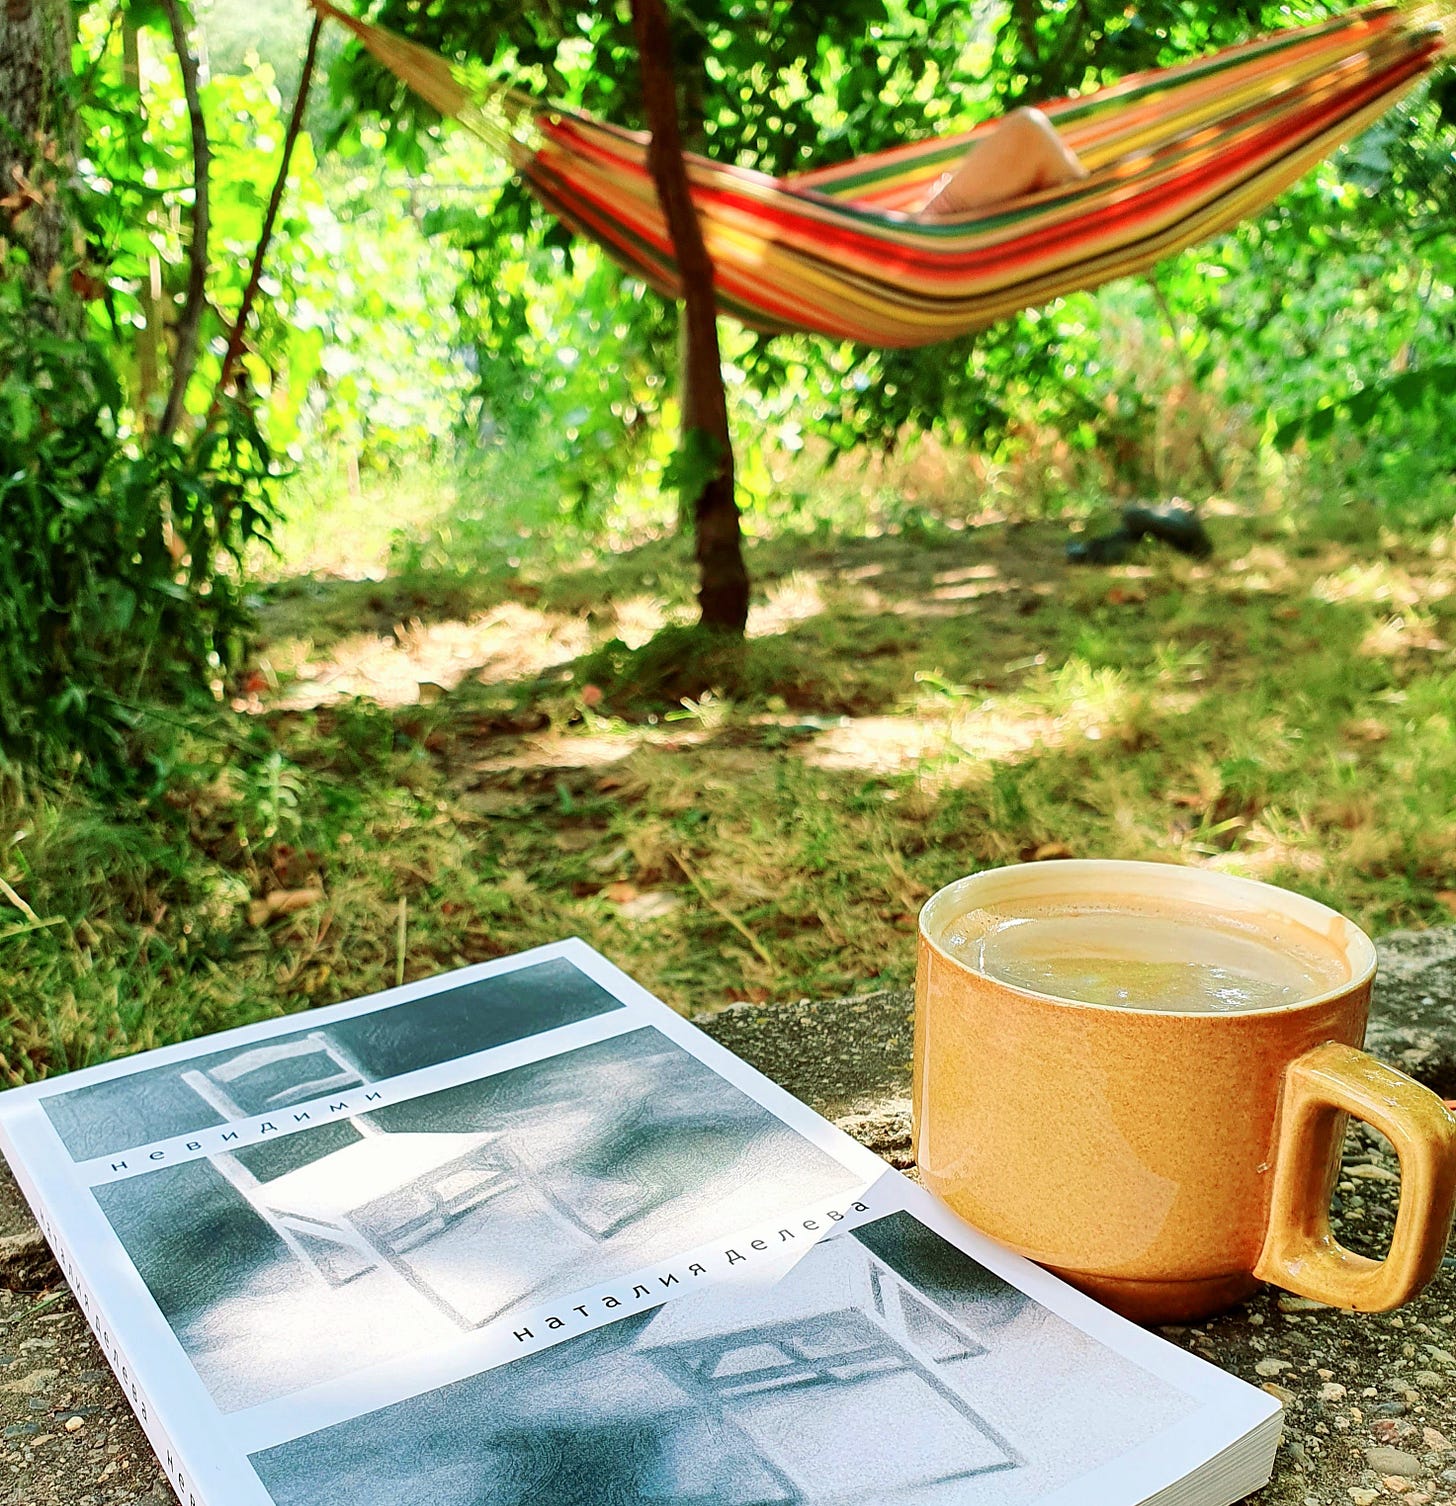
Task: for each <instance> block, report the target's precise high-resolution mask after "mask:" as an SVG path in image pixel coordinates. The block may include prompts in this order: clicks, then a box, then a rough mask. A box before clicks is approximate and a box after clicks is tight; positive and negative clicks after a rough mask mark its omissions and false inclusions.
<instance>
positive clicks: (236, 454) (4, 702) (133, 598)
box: [0, 252, 269, 774]
mask: <svg viewBox="0 0 1456 1506" xmlns="http://www.w3.org/2000/svg"><path fill="white" fill-rule="evenodd" d="M11 254H12V256H17V257H18V255H19V253H18V252H12V253H11ZM12 270H18V269H12V268H9V267H7V268H5V271H6V272H10V271H12ZM80 328H81V321H80V319H79V318H78V317H75V311H74V310H71V309H68V308H67V307H66V305H65V301H64V300H62V301H56V300H54V299H52V298H50V297H48V296H46V295H44V294H36V293H34V292H32V291H29V290H28V288H27V285H26V280H25V279H24V278H23V277H21V276H19V275H15V276H6V277H4V278H3V279H0V750H3V751H4V752H6V753H8V754H9V755H11V756H12V757H15V758H18V759H20V760H22V761H24V762H26V763H33V764H37V765H41V766H46V765H55V764H56V763H57V762H59V761H72V760H74V758H75V755H77V754H79V755H80V756H81V757H82V758H83V759H84V760H87V761H88V762H89V763H90V764H91V765H92V766H93V767H94V768H95V769H96V770H97V771H98V772H100V771H108V772H110V773H111V774H116V773H118V772H120V771H121V770H123V769H125V768H126V767H127V765H128V764H130V763H132V762H134V761H135V759H136V757H137V755H138V749H137V744H136V743H135V741H134V740H133V739H132V738H130V737H129V736H128V733H129V732H130V731H131V730H132V729H134V727H135V725H136V720H137V704H138V700H139V698H140V697H141V696H143V695H144V694H145V695H154V694H159V693H160V694H166V695H169V696H183V697H185V696H188V695H194V694H197V693H198V692H201V693H203V694H206V693H207V692H208V690H209V687H212V686H215V684H216V682H217V680H218V679H219V677H220V674H221V673H222V671H223V670H224V669H225V668H226V667H227V666H228V665H229V664H230V663H232V662H234V661H235V660H236V659H237V658H238V657H239V656H240V654H241V652H242V647H243V645H242V628H243V626H244V611H243V604H242V600H241V594H240V590H239V585H238V574H237V568H236V566H237V560H238V557H239V554H240V551H241V550H242V549H243V548H245V547H246V546H247V544H248V543H249V541H250V540H252V539H255V538H258V537H260V536H264V535H265V534H266V530H267V525H268V522H269V512H268V502H267V493H266V490H265V487H266V480H267V455H266V452H265V450H264V448H263V446H262V443H261V441H260V439H259V438H258V436H257V434H256V432H255V431H253V429H252V427H251V423H250V420H249V419H248V417H247V415H246V413H244V412H243V411H241V410H239V409H232V410H229V412H228V413H227V414H226V415H224V421H223V423H222V424H221V425H220V426H219V427H218V428H217V429H216V430H215V431H213V432H211V433H208V434H204V436H203V437H202V438H201V439H200V440H198V441H196V442H195V443H194V444H193V446H192V447H191V448H190V449H184V448H183V447H181V446H179V445H177V444H175V443H172V442H170V441H169V442H166V443H151V444H144V445H128V444H127V443H125V442H124V441H123V438H122V435H121V432H120V425H119V417H120V410H121V407H122V396H121V392H120V389H119V387H118V384H117V380H116V376H115V373H114V372H113V370H112V368H111V365H110V363H109V361H108V359H107V355H106V353H105V351H104V350H103V349H102V348H101V346H100V345H98V344H97V343H96V341H95V340H93V339H91V338H89V337H87V336H86V335H84V334H81V333H78V332H77V331H79V330H80Z"/></svg>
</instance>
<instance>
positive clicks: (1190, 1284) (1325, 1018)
mask: <svg viewBox="0 0 1456 1506" xmlns="http://www.w3.org/2000/svg"><path fill="white" fill-rule="evenodd" d="M1078 896H1081V897H1083V899H1084V902H1085V897H1086V896H1096V897H1097V898H1098V899H1099V900H1103V901H1105V900H1108V899H1115V898H1116V897H1118V896H1124V897H1127V898H1129V899H1132V900H1134V901H1136V900H1139V899H1140V900H1142V901H1143V902H1144V903H1146V902H1147V901H1149V900H1153V901H1158V902H1161V903H1164V904H1168V905H1172V906H1175V907H1177V908H1179V909H1180V910H1190V909H1191V910H1192V911H1194V912H1197V911H1199V910H1202V911H1205V912H1208V911H1211V912H1213V913H1215V914H1222V915H1226V916H1229V915H1231V916H1234V917H1236V918H1237V917H1240V916H1243V917H1247V918H1249V919H1250V920H1258V921H1260V922H1262V923H1264V924H1267V923H1268V921H1269V919H1270V917H1271V916H1272V917H1274V918H1275V919H1276V920H1277V919H1285V920H1289V921H1293V922H1295V923H1297V924H1298V925H1301V926H1304V927H1306V928H1308V929H1310V930H1313V931H1315V932H1316V933H1318V934H1321V935H1323V936H1325V937H1327V938H1328V940H1329V942H1330V943H1331V944H1332V946H1333V947H1334V948H1335V949H1336V950H1337V951H1338V952H1340V953H1342V954H1343V958H1344V962H1345V964H1346V967H1347V972H1348V976H1347V977H1346V978H1345V979H1344V980H1343V981H1342V982H1340V983H1339V985H1338V986H1337V987H1335V988H1333V989H1330V990H1327V991H1326V992H1324V993H1322V994H1319V995H1318V996H1315V997H1312V998H1309V999H1305V1000H1301V1001H1299V1002H1298V1003H1295V1004H1286V1005H1282V1006H1279V1007H1274V1008H1266V1009H1248V1010H1242V1011H1239V1012H1235V1013H1226V1014H1218V1013H1207V1014H1205V1013H1198V1014H1189V1013H1175V1012H1165V1011H1159V1010H1148V1009H1133V1008H1122V1007H1116V1006H1108V1005H1103V1004H1079V1003H1072V1002H1069V1001H1067V1000H1064V999H1056V998H1051V997H1049V996H1047V995H1043V994H1037V993H1033V992H1030V991H1029V990H1026V989H1023V988H1018V987H1014V986H1013V985H1011V984H1008V983H1003V982H1000V981H997V980H994V979H991V978H988V977H986V976H985V975H983V974H981V973H978V972H976V971H974V970H973V969H972V968H971V967H969V966H967V965H966V964H965V963H964V962H961V961H958V960H957V959H956V958H955V957H954V956H952V955H951V954H950V953H949V952H948V951H947V950H946V949H945V948H944V946H943V945H942V944H941V943H942V939H943V937H944V936H945V933H946V929H947V927H948V926H950V925H951V924H952V923H953V922H954V921H955V920H957V919H958V918H959V917H961V916H963V915H964V914H965V913H966V912H967V911H968V910H970V909H974V908H979V907H981V906H983V905H997V906H999V907H1003V908H1004V907H1006V906H1012V907H1019V906H1021V905H1023V904H1025V905H1027V906H1032V905H1043V904H1046V903H1048V902H1057V901H1066V900H1068V899H1075V898H1076V897H1078ZM1374 973H1375V948H1374V946H1373V945H1372V944H1371V942H1370V939H1369V937H1367V936H1366V935H1365V934H1364V932H1363V931H1361V930H1359V929H1358V927H1356V926H1354V925H1352V924H1351V923H1350V922H1349V921H1348V920H1346V919H1345V918H1344V917H1343V916H1341V915H1339V914H1337V913H1336V912H1335V911H1333V910H1331V909H1328V908H1327V907H1326V906H1324V905H1321V904H1317V903H1316V902H1315V901H1313V900H1309V899H1305V898H1303V897H1302V896H1300V895H1297V894H1291V893H1288V892H1287V891H1285V890H1282V889H1276V888H1273V887H1271V886H1270V885H1268V884H1258V883H1253V882H1252V881H1250V880H1247V879H1237V878H1231V877H1229V876H1228V875H1226V874H1220V873H1213V872H1209V871H1205V870H1202V869H1196V868H1179V867H1174V866H1171V865H1166V864H1161V863H1120V862H1095V861H1094V862H1081V861H1075V862H1054V863H1034V864H1026V865H1023V866H1020V867H1012V868H998V869H992V870H989V871H987V872H985V873H978V874H974V875H972V876H971V877H970V878H964V879H961V880H959V881H958V882H956V883H954V884H951V885H950V886H949V887H948V888H945V889H942V890H941V891H940V892H939V893H938V894H936V895H934V896H932V897H931V899H930V900H929V901H928V902H927V903H926V905H925V907H924V909H923V910H922V911H921V915H920V954H919V965H918V969H917V973H916V999H915V1004H916V1007H915V1087H914V1107H915V1147H916V1155H917V1159H918V1161H919V1164H920V1170H921V1174H922V1176H923V1178H924V1180H925V1184H926V1186H927V1187H929V1188H930V1189H931V1190H932V1191H933V1192H935V1193H937V1194H938V1195H939V1196H940V1197H942V1198H944V1199H945V1201H946V1202H948V1203H949V1204H950V1205H951V1207H953V1208H954V1209H955V1210H956V1211H957V1212H958V1213H960V1214H961V1215H962V1216H963V1217H964V1218H966V1219H967V1220H968V1221H969V1222H971V1223H972V1224H974V1225H976V1226H977V1227H978V1228H980V1229H982V1230H984V1231H985V1232H986V1233H988V1234H990V1235H991V1236H993V1237H994V1238H996V1239H999V1240H1001V1241H1002V1242H1003V1243H1005V1244H1009V1245H1011V1246H1012V1247H1013V1248H1015V1249H1017V1250H1020V1251H1021V1252H1022V1253H1023V1254H1025V1255H1029V1256H1030V1257H1031V1258H1032V1259H1033V1260H1036V1261H1039V1262H1041V1263H1042V1264H1043V1265H1047V1266H1050V1267H1051V1268H1052V1269H1053V1270H1055V1271H1056V1272H1057V1274H1058V1275H1061V1276H1064V1277H1066V1278H1067V1279H1068V1280H1070V1281H1072V1282H1074V1283H1075V1284H1076V1285H1077V1286H1079V1287H1081V1288H1082V1289H1083V1290H1085V1291H1088V1292H1090V1293H1091V1294H1092V1295H1093V1296H1095V1297H1098V1298H1100V1299H1101V1300H1103V1301H1104V1302H1106V1303H1107V1304H1108V1305H1109V1306H1110V1307H1113V1308H1116V1309H1117V1310H1118V1311H1119V1312H1122V1313H1124V1314H1126V1315H1127V1316H1129V1317H1132V1318H1136V1319H1139V1320H1140V1321H1144V1322H1174V1321H1179V1320H1187V1319H1193V1318H1197V1317H1202V1316H1206V1315H1207V1314H1209V1313H1212V1312H1217V1311H1218V1310H1220V1309H1221V1308H1225V1307H1228V1306H1230V1305H1231V1304H1233V1303H1235V1302H1237V1301H1240V1300H1241V1299H1243V1298H1244V1297H1246V1296H1248V1295H1249V1294H1250V1293H1251V1292H1253V1291H1254V1290H1255V1289H1256V1288H1257V1287H1258V1285H1259V1283H1260V1282H1261V1281H1272V1282H1275V1283H1276V1284H1278V1285H1279V1286H1282V1287H1285V1288H1287V1289H1288V1290H1290V1291H1292V1292H1297V1293H1299V1294H1300V1295H1302V1296H1306V1297H1312V1298H1315V1299H1316V1300H1318V1301H1320V1302H1328V1303H1330V1304H1332V1305H1334V1306H1337V1307H1348V1308H1358V1309H1361V1310H1364V1311H1383V1310H1385V1309H1387V1308H1391V1307H1397V1306H1399V1305H1400V1304H1401V1303H1402V1302H1406V1301H1408V1300H1409V1299H1410V1298H1411V1297H1413V1296H1414V1295H1415V1294H1416V1293H1417V1292H1418V1291H1419V1290H1420V1289H1421V1287H1423V1286H1424V1285H1425V1283H1426V1282H1427V1281H1429V1280H1430V1278H1431V1276H1432V1275H1433V1274H1434V1272H1435V1270H1436V1267H1437V1265H1438V1264H1439V1263H1440V1260H1441V1256H1442V1253H1443V1251H1444V1249H1445V1246H1446V1240H1447V1237H1448V1235H1449V1233H1450V1228H1451V1215H1452V1208H1453V1205H1456V1118H1453V1117H1452V1115H1451V1114H1450V1113H1448V1112H1447V1110H1446V1108H1445V1107H1444V1105H1443V1104H1442V1102H1441V1100H1440V1099H1439V1098H1437V1097H1436V1096H1435V1094H1433V1093H1431V1092H1430V1091H1428V1090H1427V1089H1426V1088H1423V1087H1422V1086H1421V1085H1420V1084H1419V1083H1416V1082H1413V1081H1412V1080H1411V1079H1410V1078H1408V1077H1406V1076H1404V1075H1403V1074H1402V1073H1400V1072H1397V1071H1395V1070H1393V1069H1392V1068H1390V1067H1387V1066H1385V1065H1384V1064H1382V1063H1381V1062H1378V1061H1376V1060H1375V1058H1374V1057H1372V1056H1368V1055H1367V1054H1366V1053H1365V1052H1363V1051H1361V1050H1359V1049H1358V1048H1359V1046H1360V1044H1361V1043H1362V1041H1363V1040H1364V1037H1365V1019H1366V1014H1367V1011H1368V1007H1369V1001H1370V983H1371V979H1372V978H1373V976H1374ZM1347 1114H1353V1115H1355V1116H1356V1117H1357V1118H1359V1119H1363V1120H1364V1121H1365V1122H1366V1123H1368V1124H1371V1125H1373V1126H1374V1127H1375V1128H1376V1129H1378V1130H1379V1131H1380V1132H1381V1133H1382V1134H1384V1135H1386V1136H1387V1137H1388V1138H1389V1139H1390V1141H1391V1142H1392V1144H1394V1146H1395V1148H1396V1150H1397V1152H1398V1153H1399V1156H1400V1167H1401V1196H1400V1210H1399V1213H1398V1216H1397V1218H1396V1225H1395V1233H1394V1235H1393V1237H1392V1240H1391V1246H1390V1251H1389V1253H1388V1254H1387V1255H1386V1257H1385V1259H1384V1260H1380V1261H1375V1260H1369V1259H1366V1258H1365V1257H1363V1256H1361V1255H1357V1254H1355V1253H1354V1252H1353V1251H1351V1250H1348V1249H1346V1248H1345V1247H1344V1246H1343V1245H1341V1244H1340V1243H1339V1242H1338V1241H1337V1240H1336V1239H1335V1238H1334V1236H1333V1234H1332V1233H1331V1231H1330V1220H1329V1203H1330V1195H1331V1192H1332V1191H1333V1188H1334V1182H1335V1177H1336V1175H1337V1173H1338V1170H1339V1160H1340V1146H1341V1141H1342V1138H1343V1134H1344V1127H1345V1120H1346V1115H1347Z"/></svg>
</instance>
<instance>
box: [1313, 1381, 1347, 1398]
mask: <svg viewBox="0 0 1456 1506" xmlns="http://www.w3.org/2000/svg"><path fill="white" fill-rule="evenodd" d="M1319 1394H1320V1400H1321V1401H1344V1399H1345V1388H1344V1387H1343V1386H1342V1385H1341V1384H1340V1383H1339V1382H1338V1381H1327V1382H1326V1383H1325V1384H1324V1385H1323V1386H1321V1387H1320V1392H1319Z"/></svg>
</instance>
